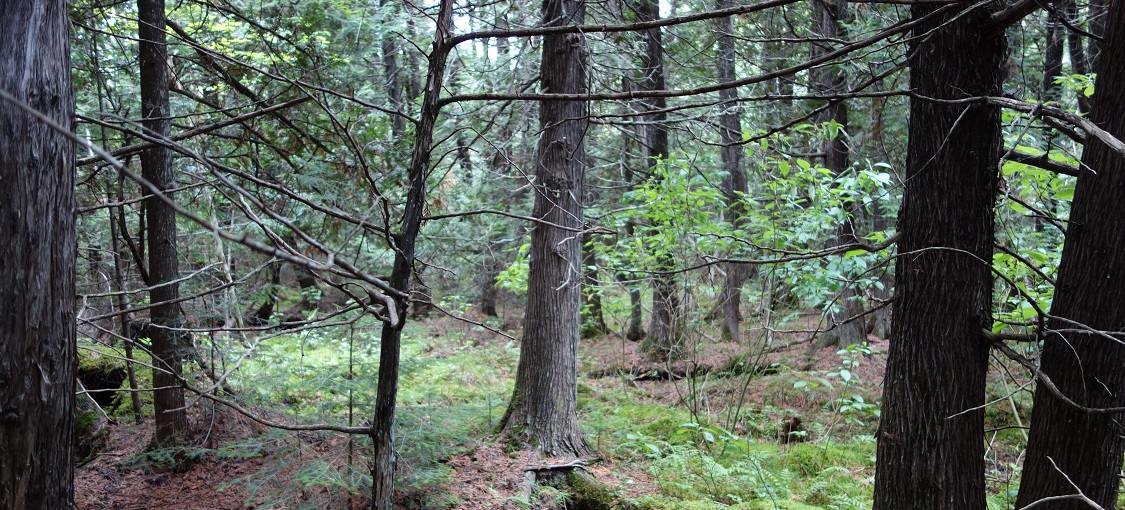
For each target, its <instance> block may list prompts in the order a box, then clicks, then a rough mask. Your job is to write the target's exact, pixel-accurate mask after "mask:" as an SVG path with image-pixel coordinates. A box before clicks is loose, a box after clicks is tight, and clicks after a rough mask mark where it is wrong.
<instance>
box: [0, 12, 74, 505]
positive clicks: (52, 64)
mask: <svg viewBox="0 0 1125 510" xmlns="http://www.w3.org/2000/svg"><path fill="white" fill-rule="evenodd" d="M69 39H70V20H69V18H68V17H67V6H66V2H64V1H62V0H38V1H34V0H9V1H6V2H0V91H3V92H5V93H6V94H8V95H10V96H12V99H14V100H15V101H18V102H20V103H23V105H26V106H27V107H29V108H31V109H33V110H36V111H38V112H40V113H42V114H43V115H45V116H47V117H48V118H49V119H51V120H52V121H54V122H55V123H56V124H58V125H59V126H61V127H62V129H64V130H66V132H67V133H70V132H72V131H73V129H74V94H73V92H72V90H71V79H70V44H69ZM0 133H2V135H0V183H3V184H2V185H0V218H2V219H0V452H3V453H2V454H0V508H5V509H12V510H25V509H36V510H38V509H42V510H54V509H60V508H64V509H65V508H71V507H72V506H73V504H74V488H73V475H74V469H73V464H72V460H73V459H72V458H71V457H72V455H73V451H74V402H75V401H74V391H75V380H76V379H75V378H76V376H77V374H76V370H77V352H76V348H75V335H76V330H75V315H74V307H75V269H76V266H75V253H76V251H77V243H76V233H75V217H74V212H75V199H74V185H75V180H74V143H73V142H72V141H71V140H70V139H69V138H67V136H66V134H65V133H60V132H58V131H55V130H54V129H52V128H51V127H48V126H47V125H46V124H44V123H43V122H42V121H40V120H38V119H36V118H34V117H33V116H32V115H30V114H29V113H27V112H26V111H24V109H23V107H21V106H19V105H17V104H16V103H14V102H12V101H11V100H7V99H4V98H0Z"/></svg>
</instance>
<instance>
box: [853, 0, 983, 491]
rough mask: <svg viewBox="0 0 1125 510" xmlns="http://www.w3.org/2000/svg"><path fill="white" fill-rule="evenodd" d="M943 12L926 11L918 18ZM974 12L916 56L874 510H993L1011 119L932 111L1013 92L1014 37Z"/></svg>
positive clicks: (924, 31) (918, 48) (939, 22)
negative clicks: (992, 418) (988, 490)
mask: <svg viewBox="0 0 1125 510" xmlns="http://www.w3.org/2000/svg"><path fill="white" fill-rule="evenodd" d="M992 8H998V5H996V6H993V7H992ZM936 9H942V7H938V6H936V5H934V4H914V5H913V6H912V7H911V16H912V17H913V18H914V19H918V18H921V17H922V16H924V15H926V14H929V13H931V12H933V11H934V10H936ZM946 9H948V7H946ZM970 9H971V10H969V11H968V12H964V11H961V10H960V9H955V10H952V11H949V12H945V13H944V14H941V15H939V16H937V17H936V18H932V19H930V20H929V21H927V22H925V23H922V24H921V25H919V26H918V27H916V28H915V29H914V35H915V37H916V38H915V39H914V40H913V41H912V42H911V47H910V52H911V53H910V60H909V62H910V89H911V90H912V91H914V92H915V93H916V94H918V95H919V96H920V97H914V98H912V99H911V102H910V141H909V146H908V156H907V163H906V179H905V188H906V189H905V193H904V197H903V203H902V208H901V211H900V213H899V223H898V225H899V233H900V236H901V238H900V240H899V241H898V250H899V254H900V256H899V257H898V259H897V261H896V264H897V266H896V271H895V284H896V288H895V320H894V325H893V326H892V335H891V345H890V351H889V356H888V360H887V373H886V377H885V379H884V381H885V382H884V389H883V417H882V422H881V424H880V429H879V434H878V448H877V459H878V460H877V463H876V470H875V497H874V509H875V510H899V509H903V508H911V509H915V510H936V509H947V510H954V509H956V510H982V509H984V508H985V485H984V440H983V437H982V435H983V432H984V411H983V407H982V405H983V404H984V383H985V375H986V373H987V368H988V345H987V344H986V343H985V342H984V341H982V339H981V330H982V328H990V327H991V325H992V318H991V316H990V309H991V296H992V276H991V272H990V263H991V261H992V240H993V215H992V208H993V204H994V201H995V195H996V190H997V169H996V162H997V158H998V157H999V146H1000V145H999V144H1000V112H999V109H997V108H994V107H990V106H964V105H947V104H938V103H934V102H931V101H927V100H926V99H924V98H926V97H934V98H945V99H957V98H963V97H974V96H992V95H996V94H999V93H1000V84H1001V75H1000V69H1001V62H1002V61H1003V58H1004V53H1005V37H1004V33H1003V31H1002V30H994V29H993V28H992V27H991V26H990V16H991V12H989V9H988V8H985V7H982V6H973V7H971V8H970Z"/></svg>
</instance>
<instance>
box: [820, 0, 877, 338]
mask: <svg viewBox="0 0 1125 510" xmlns="http://www.w3.org/2000/svg"><path fill="white" fill-rule="evenodd" d="M812 13H813V25H814V29H815V30H816V33H817V35H818V36H819V37H821V38H823V39H826V40H839V39H845V38H846V33H845V31H844V29H843V27H842V26H841V25H840V21H841V20H844V19H847V17H848V3H847V2H846V1H844V0H840V1H836V2H828V1H826V0H812ZM829 51H832V47H831V46H830V45H828V44H815V43H814V44H813V46H812V55H811V56H812V57H813V58H817V57H820V56H821V55H824V54H825V53H828V52H829ZM812 79H813V81H814V83H813V87H815V88H816V89H817V91H818V92H820V93H822V94H843V93H845V92H847V74H846V73H845V71H844V68H843V66H826V67H821V68H817V69H814V70H813V72H812ZM816 120H817V122H818V123H825V122H833V123H835V124H837V125H838V126H839V130H837V131H836V133H835V135H834V136H829V137H826V138H825V139H824V142H823V150H824V166H825V168H827V169H829V170H831V171H832V174H833V175H836V176H839V175H841V174H843V173H844V172H845V171H847V169H848V158H849V157H850V155H851V150H850V148H849V147H848V140H847V129H848V104H847V103H845V102H844V101H842V100H839V101H830V102H829V104H828V108H827V109H826V110H824V112H822V113H821V114H820V115H819V116H818V117H817V119H816ZM843 209H844V218H843V220H842V221H841V222H840V224H839V225H837V226H836V232H835V235H834V236H833V237H832V239H831V240H830V241H828V247H835V246H843V245H846V244H851V243H855V242H857V241H858V239H857V238H856V235H855V217H854V215H855V210H854V209H855V204H854V203H850V202H845V203H844V204H843ZM847 276H849V275H845V277H847ZM861 295H862V293H861V292H859V290H858V289H856V286H855V284H853V283H851V282H849V281H844V282H843V283H842V288H841V291H840V293H839V296H838V298H837V303H836V304H835V306H833V308H832V309H830V310H829V312H828V322H829V326H828V328H829V329H828V330H827V331H825V332H824V334H823V335H821V338H820V341H819V342H818V343H817V347H821V348H822V347H828V346H831V345H836V346H841V347H843V346H848V345H852V344H858V343H860V342H863V341H864V340H867V321H866V320H865V319H864V318H863V316H862V314H863V301H862V299H861V297H860V296H861Z"/></svg>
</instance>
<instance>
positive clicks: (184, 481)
mask: <svg viewBox="0 0 1125 510" xmlns="http://www.w3.org/2000/svg"><path fill="white" fill-rule="evenodd" d="M816 320H817V318H816V317H815V316H813V317H807V318H804V319H798V320H797V321H796V322H794V323H792V324H791V325H790V326H789V327H791V328H796V329H799V330H801V331H795V332H776V331H772V332H767V331H766V330H764V329H763V328H758V329H754V328H752V327H751V328H749V330H748V331H747V332H746V336H747V338H749V339H750V340H748V341H747V342H746V343H744V344H742V345H740V344H736V343H723V342H719V341H717V340H716V339H712V338H707V337H706V336H705V335H696V336H697V337H698V338H697V339H696V340H695V341H690V342H688V345H687V346H685V349H684V351H683V352H682V353H680V357H679V359H678V360H676V361H673V362H653V361H651V360H649V359H647V358H646V357H645V356H644V355H643V354H642V353H640V352H639V344H638V343H633V342H628V341H625V340H622V339H620V338H619V337H617V336H616V335H612V334H611V335H608V336H606V337H603V338H599V339H596V340H592V341H584V342H583V344H582V348H581V354H580V358H581V365H580V369H579V370H580V377H581V381H580V388H584V389H580V392H582V394H583V395H584V396H582V397H580V398H581V399H589V398H594V399H598V398H601V396H602V395H609V394H620V392H625V393H627V395H628V398H629V399H631V400H632V401H635V402H639V403H647V404H653V405H660V406H669V407H670V408H679V409H683V408H690V409H693V410H695V412H697V413H700V414H701V415H704V416H707V417H709V418H708V419H713V420H714V421H718V422H720V423H719V425H720V426H722V427H725V428H726V429H727V430H731V431H732V432H734V433H736V434H740V435H741V434H744V433H745V434H747V435H748V436H749V435H755V436H757V437H759V438H761V440H765V441H774V440H775V439H777V438H776V436H777V434H778V431H779V430H781V429H782V428H783V427H784V423H785V422H786V420H787V419H789V418H790V417H793V416H801V417H805V418H806V421H809V420H808V419H809V418H816V417H817V415H818V413H822V412H823V411H824V408H825V402H826V401H830V400H831V399H832V398H834V397H835V396H838V395H839V394H840V392H841V389H840V388H839V387H833V388H828V387H825V386H821V385H818V384H815V383H814V384H813V385H812V386H814V388H811V389H806V390H805V391H797V390H795V389H794V383H795V382H796V381H799V380H803V379H809V380H815V379H816V378H820V379H824V378H825V377H826V375H827V374H828V373H830V372H832V371H838V370H839V369H840V367H841V360H842V359H843V358H842V357H841V356H840V355H838V354H837V353H836V350H835V349H824V350H821V351H819V352H815V353H811V354H810V353H809V352H808V346H809V345H810V344H809V342H807V340H809V337H810V335H811V334H810V333H808V332H807V331H804V330H809V329H815V321H816ZM429 327H430V328H431V329H430V331H432V332H433V333H432V336H433V337H435V338H437V337H443V336H444V335H445V334H446V333H449V332H458V334H461V335H463V336H465V337H466V338H467V339H468V340H469V341H470V342H471V344H472V345H480V346H488V345H491V344H498V345H503V344H504V343H506V342H509V340H508V339H506V338H502V337H498V336H495V335H493V334H491V333H489V332H487V331H483V330H480V329H479V328H467V327H465V326H464V325H463V324H461V323H457V322H453V321H451V320H450V319H448V318H442V319H437V320H435V321H433V324H432V325H430V326H429ZM766 338H769V344H768V345H769V347H768V348H766V347H763V345H766V344H765V343H764V342H763V340H764V339H766ZM870 344H871V347H872V348H873V350H874V351H875V353H874V354H873V355H870V356H858V355H857V356H855V359H857V360H858V362H859V363H858V365H857V366H854V367H852V366H850V365H849V368H850V370H851V371H852V373H853V374H854V380H855V381H857V382H858V381H862V388H864V389H865V391H866V392H867V393H868V394H869V395H871V396H870V398H871V399H872V400H875V399H877V393H878V392H879V391H880V388H879V386H880V385H881V377H882V370H883V364H884V362H885V357H886V348H887V342H886V341H885V340H880V339H877V338H873V337H872V338H870ZM436 345H437V346H438V347H436V348H435V349H434V353H435V356H439V357H441V356H447V355H449V353H445V352H441V351H443V350H450V349H452V348H451V347H449V346H448V345H442V344H436ZM512 368H513V369H514V367H512ZM685 373H695V374H696V375H697V377H695V378H692V379H684V378H682V377H681V376H682V375H683V374H685ZM645 374H656V375H655V376H653V377H645ZM834 380H836V381H839V377H838V375H837V376H836V378H835V379H834ZM689 382H690V384H689ZM859 388H860V386H859V385H858V384H856V391H859ZM767 403H768V406H771V409H775V411H773V414H771V415H770V416H772V417H773V418H772V419H775V421H776V423H774V424H766V425H764V426H763V425H762V424H760V423H758V424H753V425H752V424H750V423H749V422H747V421H746V420H745V419H744V418H742V417H741V415H740V414H739V413H740V412H743V410H744V411H747V412H748V411H749V410H754V409H758V410H761V409H763V408H764V406H766V405H767ZM732 409H734V410H735V412H731V410H732ZM583 412H584V413H588V412H589V411H583ZM724 413H725V414H724ZM587 417H589V416H587ZM193 420H194V421H195V423H196V424H198V425H199V428H200V430H203V431H204V433H203V434H204V435H205V437H206V440H205V444H204V446H205V447H207V448H208V450H207V451H202V450H201V451H200V452H198V453H200V454H201V455H202V456H201V459H200V460H199V461H198V462H197V463H195V464H194V465H192V466H191V467H190V468H189V469H188V470H186V471H185V472H180V473H173V472H168V473H158V472H152V471H151V470H149V469H146V467H147V468H151V465H147V466H146V464H145V462H140V463H139V466H138V463H137V462H135V461H136V457H135V456H137V455H138V454H140V453H141V452H142V450H143V447H144V445H146V444H148V442H149V440H150V436H149V435H150V434H151V426H152V425H151V422H146V423H144V424H140V425H136V424H132V423H123V424H117V425H112V426H110V427H109V432H108V433H109V438H108V444H107V446H106V447H105V448H104V449H103V450H102V451H101V452H100V453H99V454H98V455H96V456H95V457H94V458H93V459H92V460H91V461H89V462H88V463H87V464H85V465H83V466H81V467H80V468H78V469H77V472H76V494H77V507H78V508H79V509H89V510H93V509H149V508H151V509H161V508H168V509H173V508H175V509H189V510H190V509H214V510H223V509H242V508H318V509H324V508H365V507H366V506H367V505H368V504H369V501H368V500H367V499H366V497H365V496H364V494H365V492H366V491H362V490H357V491H356V492H355V493H350V492H349V489H348V487H349V486H350V487H353V488H356V487H360V488H361V487H365V486H366V484H367V483H369V478H366V479H365V478H363V477H364V476H366V473H365V472H366V469H367V468H366V467H365V466H366V462H367V460H366V457H365V455H366V453H367V452H366V449H365V448H364V447H362V446H360V445H359V443H357V446H356V447H355V449H354V457H353V458H351V460H350V461H349V457H348V454H347V450H348V447H347V445H348V443H347V441H348V440H347V438H345V437H343V436H340V435H337V434H325V435H312V434H279V433H273V434H268V435H266V432H267V431H266V430H265V429H264V428H263V427H261V426H258V425H256V424H253V423H252V422H250V421H249V420H247V419H245V418H243V417H241V416H239V415H236V414H235V413H233V412H231V411H218V412H217V413H214V414H213V413H212V412H211V410H210V408H209V407H207V408H206V409H205V410H201V409H199V407H198V406H197V407H196V408H194V410H193ZM584 421H585V418H584ZM829 425H834V424H829ZM751 427H757V428H756V429H755V430H750V428H751ZM840 427H842V425H841V426H840ZM840 427H834V426H826V427H822V428H821V429H819V430H818V431H817V433H820V434H824V435H828V434H835V433H838V431H839V430H841V428H840ZM603 433H604V431H602V430H597V431H593V430H589V429H588V430H587V435H588V437H589V438H590V442H591V444H592V445H593V446H594V447H595V448H600V447H603V445H601V444H600V443H601V437H602V435H603ZM812 439H815V438H812ZM476 441H477V442H475V443H470V444H459V445H451V448H453V449H452V450H450V451H449V452H448V453H446V452H440V451H435V452H433V455H435V456H436V457H437V461H436V462H437V463H440V464H442V465H444V466H445V467H446V468H448V469H446V470H445V472H446V473H447V474H445V475H443V476H440V477H435V478H434V479H433V480H432V482H416V483H414V484H413V485H412V486H409V487H403V488H402V490H401V491H400V496H399V498H398V500H397V504H396V507H397V508H404V509H410V508H464V509H470V510H471V509H478V508H480V509H483V508H490V509H522V508H527V507H528V504H529V503H532V504H533V505H535V506H543V507H550V505H551V504H552V503H553V501H552V500H554V499H557V498H559V497H561V496H560V495H559V494H554V493H552V492H551V491H550V490H541V491H538V492H535V493H534V494H532V495H531V497H530V501H529V498H528V495H527V493H526V492H525V487H526V484H525V472H526V470H527V469H531V468H541V467H543V466H544V465H545V464H551V463H552V461H551V460H550V459H548V460H546V461H540V460H532V459H531V458H529V457H528V455H527V453H526V452H512V453H509V452H506V451H505V450H504V448H503V447H502V446H501V445H497V444H495V443H493V442H490V440H489V438H486V437H482V438H476ZM247 452H249V453H247ZM602 457H603V458H602V459H600V460H598V461H596V462H593V463H592V464H591V465H589V466H587V467H586V468H585V471H586V472H587V473H589V474H590V475H592V476H593V477H595V478H596V479H597V480H598V481H600V482H601V483H603V484H605V485H606V486H608V487H610V488H611V489H612V490H614V491H615V492H616V493H617V494H618V495H619V496H621V498H624V499H630V500H635V499H638V498H641V497H643V496H646V495H649V496H657V495H659V494H660V493H661V488H660V487H659V486H658V483H657V481H656V480H654V479H653V476H652V475H651V474H649V473H648V472H647V471H646V469H645V466H644V465H642V464H638V463H636V462H633V461H631V460H630V458H629V457H628V456H625V455H616V454H614V452H611V451H606V452H603V456H602ZM349 466H354V468H353V470H351V471H349V469H348V467H349ZM415 467H416V466H412V465H410V464H409V463H403V464H402V465H400V472H401V473H403V474H410V473H412V470H414V469H415ZM349 477H350V478H349ZM341 480H344V481H341ZM560 508H561V507H560Z"/></svg>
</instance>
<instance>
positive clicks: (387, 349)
mask: <svg viewBox="0 0 1125 510" xmlns="http://www.w3.org/2000/svg"><path fill="white" fill-rule="evenodd" d="M452 29H453V0H442V2H441V7H440V9H439V11H438V18H437V27H436V28H435V34H434V43H433V50H432V51H431V52H430V57H429V66H428V67H429V70H428V72H427V76H426V91H425V96H424V98H423V99H422V112H421V115H420V117H419V122H418V126H417V128H416V131H415V133H414V151H413V153H412V154H411V159H410V174H409V175H410V190H409V191H408V192H407V197H406V205H405V208H404V211H403V216H402V227H401V230H400V231H399V233H398V234H395V235H394V236H393V239H394V244H395V246H394V248H395V264H394V269H392V271H391V281H390V285H391V287H393V288H394V289H395V290H397V291H398V292H399V295H397V296H393V297H394V299H395V304H396V307H397V311H393V312H392V311H388V312H392V313H397V315H398V317H397V319H396V320H394V321H393V322H388V323H384V324H383V331H382V336H381V338H380V343H379V382H378V387H377V388H376V390H375V393H376V396H375V417H374V420H373V425H372V427H371V442H372V444H373V446H374V450H375V451H374V453H373V457H374V460H373V462H372V465H371V479H372V484H373V485H374V487H373V488H372V497H371V509H372V510H391V509H392V508H393V506H394V474H395V465H396V464H397V462H398V459H397V458H396V455H395V449H394V448H395V437H394V424H395V399H396V398H397V396H398V373H399V368H400V367H399V354H400V350H401V348H402V327H403V325H404V323H405V322H406V318H407V307H408V305H409V304H410V294H411V292H410V291H411V282H410V280H411V275H412V274H413V272H414V250H415V242H416V241H417V239H418V232H419V231H420V230H421V228H422V208H423V206H424V205H425V200H426V176H427V175H428V174H429V173H430V172H429V170H430V151H431V149H432V146H433V141H434V126H435V125H436V124H437V116H438V113H439V105H438V99H439V97H440V95H441V89H442V84H443V81H444V79H445V66H446V62H447V61H448V59H449V52H450V51H451V50H452V49H453V46H452V45H451V44H450V42H449V39H450V37H451V36H452V34H451V33H450V31H451V30H452Z"/></svg>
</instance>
